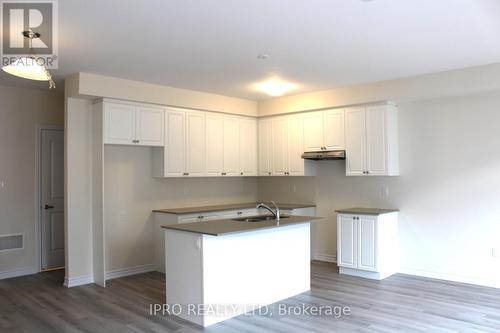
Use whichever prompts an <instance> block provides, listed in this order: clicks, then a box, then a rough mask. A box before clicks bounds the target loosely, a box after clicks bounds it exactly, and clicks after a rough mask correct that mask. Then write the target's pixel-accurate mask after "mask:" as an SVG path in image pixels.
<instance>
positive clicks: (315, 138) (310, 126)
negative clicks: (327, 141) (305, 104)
mask: <svg viewBox="0 0 500 333" xmlns="http://www.w3.org/2000/svg"><path fill="white" fill-rule="evenodd" d="M323 130H324V125H323V112H308V113H306V114H304V151H321V150H322V147H324V133H323Z"/></svg>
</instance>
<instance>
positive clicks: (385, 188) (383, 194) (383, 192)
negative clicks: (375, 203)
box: [380, 184, 389, 198]
mask: <svg viewBox="0 0 500 333" xmlns="http://www.w3.org/2000/svg"><path fill="white" fill-rule="evenodd" d="M380 197H381V198H388V197H389V185H387V184H385V185H382V187H381V188H380Z"/></svg>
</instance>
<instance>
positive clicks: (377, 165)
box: [366, 106, 387, 175]
mask: <svg viewBox="0 0 500 333" xmlns="http://www.w3.org/2000/svg"><path fill="white" fill-rule="evenodd" d="M385 118H386V106H370V107H367V108H366V171H367V172H368V175H386V174H387V151H386V149H387V142H386V133H385V128H386V122H385Z"/></svg>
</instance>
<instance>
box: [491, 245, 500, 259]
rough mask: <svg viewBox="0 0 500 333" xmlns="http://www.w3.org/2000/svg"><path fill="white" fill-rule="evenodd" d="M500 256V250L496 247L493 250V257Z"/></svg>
mask: <svg viewBox="0 0 500 333" xmlns="http://www.w3.org/2000/svg"><path fill="white" fill-rule="evenodd" d="M499 255H500V253H499V252H498V248H496V247H494V248H492V249H491V256H492V257H493V258H498V256H499Z"/></svg>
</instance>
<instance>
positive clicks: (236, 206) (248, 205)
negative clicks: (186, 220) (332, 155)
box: [153, 201, 316, 215]
mask: <svg viewBox="0 0 500 333" xmlns="http://www.w3.org/2000/svg"><path fill="white" fill-rule="evenodd" d="M258 203H259V202H247V203H237V204H227V205H213V206H198V207H182V208H166V209H155V210H153V212H155V213H167V214H179V215H181V214H196V213H201V212H216V211H222V210H233V209H246V208H255V206H257V204H258ZM264 203H266V204H268V203H269V202H267V201H266V202H264ZM277 204H278V207H279V208H280V209H297V208H308V207H316V205H315V204H307V203H297V204H290V203H277Z"/></svg>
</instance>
